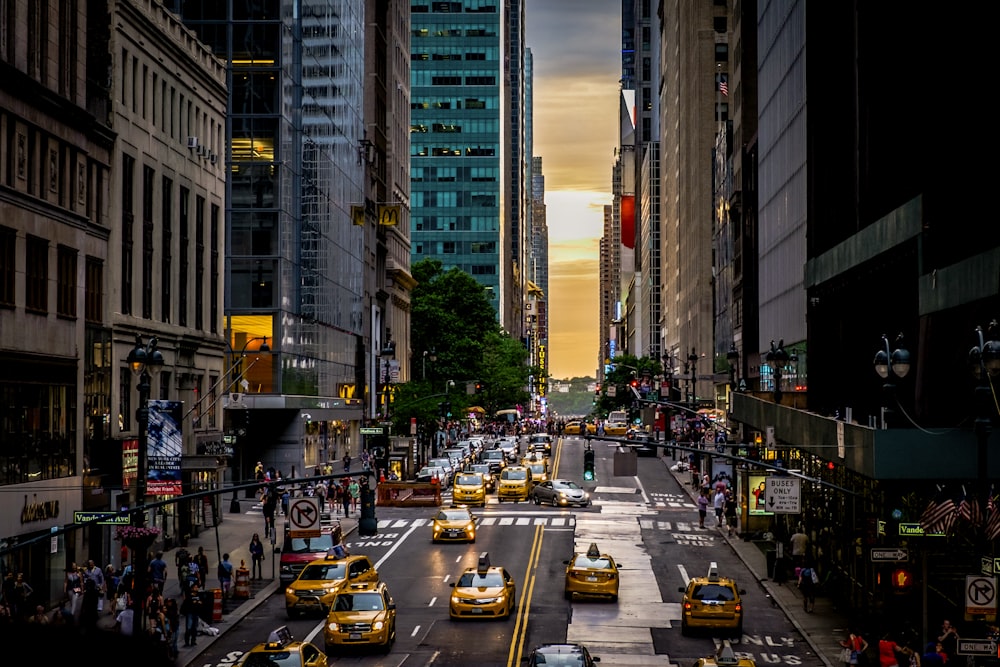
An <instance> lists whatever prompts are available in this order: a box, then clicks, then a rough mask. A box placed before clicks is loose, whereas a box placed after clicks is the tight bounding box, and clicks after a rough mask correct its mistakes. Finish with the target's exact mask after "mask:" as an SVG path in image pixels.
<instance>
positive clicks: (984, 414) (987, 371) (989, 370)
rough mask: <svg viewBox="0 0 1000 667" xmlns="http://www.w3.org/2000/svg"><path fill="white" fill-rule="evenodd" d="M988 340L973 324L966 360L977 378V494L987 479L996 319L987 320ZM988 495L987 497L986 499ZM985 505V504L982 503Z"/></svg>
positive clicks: (997, 353) (998, 368)
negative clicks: (973, 335)
mask: <svg viewBox="0 0 1000 667" xmlns="http://www.w3.org/2000/svg"><path fill="white" fill-rule="evenodd" d="M988 333H989V337H990V340H985V338H984V336H983V328H982V327H978V326H977V327H976V339H977V340H976V343H977V345H976V346H975V347H973V348H972V349H971V350H970V351H969V363H970V365H971V366H972V372H973V375H974V376H975V378H976V380H977V381H978V382H977V384H976V426H975V428H976V444H977V447H978V451H977V454H978V462H977V463H978V466H977V467H978V470H979V480H978V482H979V489H978V492H979V493H980V494H986V493H988V492H989V490H988V489H987V488H986V482H987V480H988V479H989V468H988V463H989V440H990V431H991V430H992V429H991V419H992V417H993V415H994V414H996V407H995V403H994V402H993V379H994V378H996V377H997V376H1000V340H997V335H998V333H1000V326H998V324H997V321H996V320H993V321H992V322H990V324H989V327H988ZM988 500H989V499H988V498H987V501H988ZM984 507H985V505H984Z"/></svg>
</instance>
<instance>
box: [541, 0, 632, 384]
mask: <svg viewBox="0 0 1000 667" xmlns="http://www.w3.org/2000/svg"><path fill="white" fill-rule="evenodd" d="M616 4H617V6H616ZM525 13H526V19H525V20H526V23H527V27H526V35H527V40H526V41H527V46H528V47H529V48H530V49H531V53H532V57H533V62H534V83H533V93H534V106H533V124H534V151H533V152H534V155H535V156H536V157H541V158H542V171H543V173H544V175H545V204H546V217H547V222H548V227H549V293H548V295H547V296H548V303H549V374H550V375H551V376H552V377H553V378H555V379H563V378H571V377H578V376H590V377H593V376H594V375H595V373H596V371H597V353H598V344H599V337H598V324H599V319H598V278H599V269H598V255H599V243H600V238H601V235H602V233H603V226H604V206H605V205H606V204H610V203H611V167H612V165H613V164H614V151H615V148H616V147H617V145H618V130H617V117H618V80H619V78H621V3H620V2H618V3H616V2H614V1H613V0H527V2H526V10H525Z"/></svg>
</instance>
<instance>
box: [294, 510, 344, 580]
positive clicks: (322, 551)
mask: <svg viewBox="0 0 1000 667" xmlns="http://www.w3.org/2000/svg"><path fill="white" fill-rule="evenodd" d="M343 538H344V532H343V530H342V529H341V527H340V522H339V521H338V522H336V523H335V524H333V525H332V526H323V527H322V528H321V529H320V534H319V537H291V536H289V534H288V530H287V529H286V530H285V540H284V542H283V543H282V545H281V570H280V580H281V585H282V586H287V585H288V584H290V583H292V582H293V581H295V578H296V577H298V576H299V573H300V572H302V568H304V567H305V566H306V565H308V564H309V563H310V562H312V561H314V560H317V559H319V558H325V557H326V554H327V551H329V550H330V549H331V548H333V546H334V545H335V544H340V542H341V540H343Z"/></svg>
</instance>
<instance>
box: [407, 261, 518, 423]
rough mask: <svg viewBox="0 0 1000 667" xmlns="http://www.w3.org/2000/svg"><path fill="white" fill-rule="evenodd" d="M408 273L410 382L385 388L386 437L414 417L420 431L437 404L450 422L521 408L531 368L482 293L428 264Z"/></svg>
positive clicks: (471, 281)
mask: <svg viewBox="0 0 1000 667" xmlns="http://www.w3.org/2000/svg"><path fill="white" fill-rule="evenodd" d="M411 271H412V274H413V277H414V279H415V280H416V281H417V286H416V287H415V288H414V289H413V291H412V292H411V293H410V345H411V351H412V357H411V367H410V378H411V381H410V382H409V383H406V384H405V385H398V386H395V387H394V388H393V402H392V403H393V405H392V410H391V412H392V421H393V427H394V428H393V431H394V432H395V433H409V428H410V426H409V424H410V418H411V417H416V418H417V422H418V424H419V425H420V427H421V428H423V429H424V430H425V432H426V431H427V429H428V428H433V425H432V423H433V422H434V421H436V420H437V419H438V418H439V417H441V416H443V415H442V414H441V412H442V410H443V409H445V408H443V407H442V406H441V404H442V403H445V404H449V405H450V414H451V416H452V417H453V418H459V417H464V416H465V415H466V412H467V409H468V408H470V407H474V406H479V407H481V408H483V409H484V410H485V413H486V416H487V418H489V417H491V416H492V415H493V414H495V413H496V411H497V410H503V409H505V408H511V407H514V406H515V405H518V404H521V405H524V404H525V403H526V402H527V401H528V398H529V395H528V392H527V386H528V377H529V375H530V374H531V373H532V372H533V371H535V372H537V370H536V369H532V368H529V367H528V366H527V365H526V363H527V358H528V352H527V350H526V349H525V348H524V346H523V345H522V344H521V342H520V341H518V340H515V339H513V338H511V337H510V335H509V334H508V333H506V332H505V331H503V330H502V328H501V327H500V325H499V324H498V323H497V317H496V312H495V310H494V308H493V306H492V304H491V303H490V300H489V298H488V296H487V293H486V289H485V288H484V287H483V286H482V285H481V284H479V283H478V282H476V280H475V278H473V277H472V276H471V275H469V274H468V273H466V272H464V271H462V270H461V269H458V268H454V267H453V268H451V269H449V270H447V271H445V270H444V268H443V265H442V264H441V262H440V261H438V260H435V259H424V260H421V261H419V262H417V263H415V264H413V266H412V267H411ZM424 352H427V355H424ZM432 357H433V359H432ZM477 384H478V385H479V387H480V389H479V392H478V393H477V391H476V385H477ZM400 429H403V430H400Z"/></svg>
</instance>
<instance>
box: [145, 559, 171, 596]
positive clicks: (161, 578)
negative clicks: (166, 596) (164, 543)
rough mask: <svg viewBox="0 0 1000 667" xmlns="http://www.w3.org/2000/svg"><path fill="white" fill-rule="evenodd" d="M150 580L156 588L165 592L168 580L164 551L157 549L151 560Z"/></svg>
mask: <svg viewBox="0 0 1000 667" xmlns="http://www.w3.org/2000/svg"><path fill="white" fill-rule="evenodd" d="M148 571H149V580H150V581H151V582H152V583H153V585H154V586H156V590H158V591H160V592H161V593H162V592H163V584H164V583H165V582H166V580H167V561H165V560H163V552H162V551H157V552H156V556H154V557H153V560H151V561H149V569H148Z"/></svg>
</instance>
